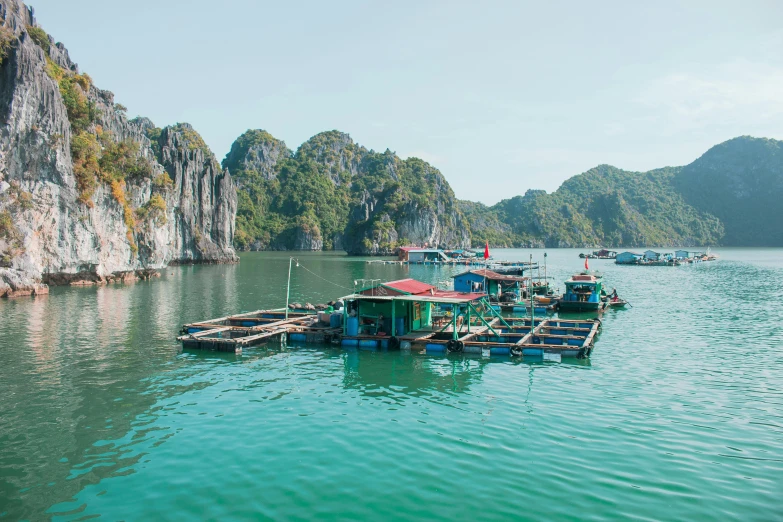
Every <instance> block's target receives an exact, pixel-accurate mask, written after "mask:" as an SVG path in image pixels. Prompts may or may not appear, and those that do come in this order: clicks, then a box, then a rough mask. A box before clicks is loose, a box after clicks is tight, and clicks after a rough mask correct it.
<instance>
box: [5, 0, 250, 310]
mask: <svg viewBox="0 0 783 522" xmlns="http://www.w3.org/2000/svg"><path fill="white" fill-rule="evenodd" d="M125 112H126V110H125V108H124V107H123V106H122V105H120V104H118V103H115V101H114V95H113V94H112V93H111V92H109V91H106V90H101V89H99V88H98V87H96V86H95V85H94V84H93V83H92V80H91V79H90V77H89V76H88V75H87V74H84V73H81V72H80V71H79V68H78V67H77V65H76V64H75V63H74V62H72V61H71V59H70V57H69V56H68V51H67V50H66V48H65V47H64V46H63V45H62V44H61V43H55V42H54V40H53V39H52V38H51V37H50V36H49V35H47V34H46V33H45V31H44V30H43V29H42V28H40V27H38V26H37V25H36V22H35V19H34V17H33V13H32V10H30V9H28V8H27V7H26V6H25V5H24V4H23V3H22V2H21V1H20V0H0V296H2V295H7V296H12V295H24V294H30V293H45V292H46V291H47V287H46V285H47V284H64V283H92V282H104V281H111V280H115V279H126V278H135V277H147V276H148V275H149V274H150V273H153V271H154V270H155V269H159V268H162V267H164V266H166V265H168V264H176V263H215V262H232V261H235V260H236V259H237V257H236V254H235V253H234V250H233V246H232V243H233V235H234V221H235V215H236V205H237V194H236V189H235V187H234V183H233V181H232V179H231V176H230V174H229V173H228V172H227V171H224V170H223V169H222V168H221V167H220V165H219V164H218V162H217V161H216V159H215V157H214V155H213V154H212V152H211V151H210V150H209V149H208V148H207V147H206V145H205V144H204V142H203V140H202V139H201V137H200V136H199V135H198V133H197V132H196V131H195V130H194V129H193V128H192V127H191V126H189V125H187V124H177V125H175V126H171V127H166V128H164V129H159V128H157V127H155V126H154V125H153V124H152V122H151V121H149V120H147V119H144V118H136V119H133V120H129V119H128V118H127V116H126V114H125Z"/></svg>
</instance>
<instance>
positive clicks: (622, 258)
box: [614, 252, 644, 265]
mask: <svg viewBox="0 0 783 522" xmlns="http://www.w3.org/2000/svg"><path fill="white" fill-rule="evenodd" d="M642 259H644V254H639V253H638V252H623V253H621V254H617V256H616V257H615V261H614V262H615V263H617V264H618V265H636V264H638V263H639V262H641V261H642Z"/></svg>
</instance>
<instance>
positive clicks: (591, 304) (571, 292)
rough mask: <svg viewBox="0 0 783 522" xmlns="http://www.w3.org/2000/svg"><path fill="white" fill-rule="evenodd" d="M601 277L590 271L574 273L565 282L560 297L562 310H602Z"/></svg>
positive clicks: (603, 304)
mask: <svg viewBox="0 0 783 522" xmlns="http://www.w3.org/2000/svg"><path fill="white" fill-rule="evenodd" d="M602 284H603V283H602V278H601V276H600V275H596V274H590V273H585V272H582V273H579V274H574V275H573V276H571V278H570V279H568V280H567V281H566V282H565V287H566V289H565V293H564V294H563V297H562V298H561V299H560V302H559V308H560V311H562V312H595V311H599V310H602V309H603V308H604V306H605V303H604V302H603V300H602V299H601V297H602V296H601V289H602Z"/></svg>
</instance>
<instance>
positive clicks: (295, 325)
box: [177, 310, 342, 353]
mask: <svg viewBox="0 0 783 522" xmlns="http://www.w3.org/2000/svg"><path fill="white" fill-rule="evenodd" d="M327 315H329V319H328V320H327V321H326V323H324V322H323V321H322V319H323V317H324V316H323V314H322V315H320V316H319V315H318V314H316V313H305V312H289V313H288V318H286V312H285V310H256V311H255V312H247V313H243V314H237V315H230V316H226V317H219V318H217V319H209V320H207V321H201V322H196V323H190V324H186V325H184V326H183V327H182V331H181V332H180V336H179V337H177V340H178V341H180V342H181V343H182V347H183V348H185V349H196V350H217V351H220V352H234V353H241V352H242V349H243V348H246V347H250V346H256V345H259V344H262V343H265V342H266V341H268V340H269V339H271V338H279V337H281V336H282V335H284V334H286V335H289V336H291V339H292V340H294V339H295V340H305V341H308V342H330V341H331V339H332V336H333V335H335V334H339V333H340V332H341V331H342V329H341V324H340V321H339V319H340V317H341V314H327Z"/></svg>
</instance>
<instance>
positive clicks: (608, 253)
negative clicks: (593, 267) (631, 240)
mask: <svg viewBox="0 0 783 522" xmlns="http://www.w3.org/2000/svg"><path fill="white" fill-rule="evenodd" d="M616 257H617V252H615V251H614V250H607V249H605V248H602V249H601V250H595V251H593V253H592V254H585V253H584V252H583V253H581V254H579V259H584V258H587V259H615V258H616Z"/></svg>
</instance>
